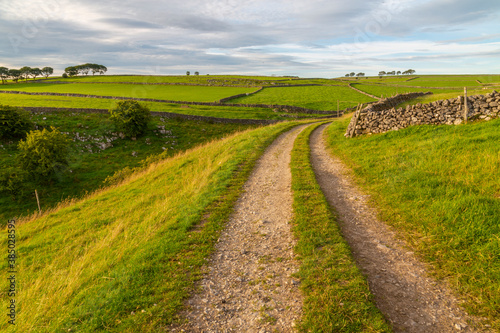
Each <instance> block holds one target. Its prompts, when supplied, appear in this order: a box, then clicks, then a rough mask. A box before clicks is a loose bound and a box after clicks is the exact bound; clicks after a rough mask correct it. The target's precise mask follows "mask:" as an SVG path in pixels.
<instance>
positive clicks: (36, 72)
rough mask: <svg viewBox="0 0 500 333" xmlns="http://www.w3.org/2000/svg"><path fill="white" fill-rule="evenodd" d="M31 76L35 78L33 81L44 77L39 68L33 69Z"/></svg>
mask: <svg viewBox="0 0 500 333" xmlns="http://www.w3.org/2000/svg"><path fill="white" fill-rule="evenodd" d="M30 75H31V76H32V77H33V80H35V79H36V77H37V76H40V75H42V70H41V69H40V68H38V67H35V68H32V69H31V71H30Z"/></svg>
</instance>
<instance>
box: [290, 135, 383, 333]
mask: <svg viewBox="0 0 500 333" xmlns="http://www.w3.org/2000/svg"><path fill="white" fill-rule="evenodd" d="M317 126H318V125H311V126H309V127H308V128H306V129H305V130H304V131H303V132H302V133H301V134H299V136H298V138H297V140H296V141H295V144H294V147H293V151H292V160H291V163H290V167H291V170H292V191H293V198H294V201H293V209H294V233H295V235H296V237H297V240H298V243H297V246H296V248H295V250H296V252H297V253H298V254H299V260H300V262H301V267H300V272H299V275H300V278H301V286H302V291H303V293H304V297H305V299H304V313H303V316H302V322H301V324H300V331H301V332H391V329H390V328H389V325H388V324H387V322H386V321H385V319H384V317H383V315H382V314H381V313H380V311H379V310H378V309H377V307H376V306H375V304H374V302H373V295H372V294H371V293H370V290H369V288H368V283H367V282H366V279H365V278H364V276H363V275H362V274H361V272H360V271H359V270H358V268H357V267H356V265H355V263H354V260H353V258H352V255H351V253H350V249H349V247H348V245H347V243H346V242H345V240H344V239H343V238H342V235H341V232H340V229H339V227H338V225H337V220H336V218H335V217H334V214H333V212H332V211H331V208H330V207H329V205H328V203H327V201H326V199H325V197H324V195H323V193H322V191H321V189H320V187H319V185H318V183H317V182H316V176H315V174H314V171H313V170H312V167H311V163H310V150H309V137H310V134H311V132H312V131H313V130H314V129H315V128H316V127H317ZM340 281H345V283H340Z"/></svg>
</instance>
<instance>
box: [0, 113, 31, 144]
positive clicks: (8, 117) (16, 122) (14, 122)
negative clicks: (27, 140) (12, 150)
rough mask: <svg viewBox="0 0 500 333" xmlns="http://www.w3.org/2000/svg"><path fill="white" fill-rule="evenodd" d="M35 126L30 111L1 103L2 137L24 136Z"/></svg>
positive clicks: (0, 123)
mask: <svg viewBox="0 0 500 333" xmlns="http://www.w3.org/2000/svg"><path fill="white" fill-rule="evenodd" d="M33 127H34V124H33V122H32V121H31V119H30V115H29V113H28V112H26V111H24V110H23V109H21V108H16V107H14V106H9V105H0V139H15V138H24V137H26V133H27V132H28V131H29V130H32V129H33Z"/></svg>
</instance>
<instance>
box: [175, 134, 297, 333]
mask: <svg viewBox="0 0 500 333" xmlns="http://www.w3.org/2000/svg"><path fill="white" fill-rule="evenodd" d="M304 128H305V126H300V127H298V128H297V127H296V128H294V129H292V130H291V131H289V132H287V133H284V134H283V135H281V136H280V137H278V139H276V140H275V141H274V142H273V144H272V145H271V146H270V147H269V148H268V149H267V150H266V152H265V153H264V154H263V156H262V157H261V158H260V160H259V161H258V163H257V165H256V167H255V169H254V171H253V172H252V174H251V176H250V178H249V179H248V181H247V182H246V183H245V185H244V193H243V195H242V196H241V197H240V198H239V199H238V201H237V203H236V206H235V211H234V213H233V215H232V217H231V219H230V221H229V222H228V223H227V226H226V229H225V231H223V232H222V234H221V237H220V239H219V243H218V244H217V246H216V250H215V255H214V256H213V257H212V259H211V260H210V263H209V273H208V275H207V276H206V278H204V279H203V280H202V281H201V287H202V292H201V293H200V294H196V295H195V296H194V297H193V298H191V299H190V300H189V301H188V305H189V307H190V309H189V310H188V311H186V312H185V313H183V314H182V315H183V316H184V317H185V318H187V320H188V323H187V324H185V325H183V326H181V327H177V328H175V329H172V331H173V332H183V331H184V332H274V331H278V332H291V331H293V327H294V326H295V322H296V321H297V320H298V319H299V318H300V316H301V311H302V310H301V309H302V294H301V292H300V290H299V288H298V287H299V282H298V280H297V279H295V278H294V277H293V276H292V274H293V273H296V272H297V271H298V263H297V261H296V260H295V258H294V257H295V255H294V252H293V246H294V245H295V241H294V238H293V236H292V233H291V229H290V224H289V222H290V220H291V218H292V193H291V173H290V166H289V164H290V152H291V150H292V147H293V143H294V141H295V138H296V137H297V135H298V134H299V133H300V131H301V130H303V129H304Z"/></svg>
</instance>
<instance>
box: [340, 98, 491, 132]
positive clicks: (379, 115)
mask: <svg viewBox="0 0 500 333" xmlns="http://www.w3.org/2000/svg"><path fill="white" fill-rule="evenodd" d="M406 95H412V94H406ZM398 96H402V95H398ZM398 96H396V97H395V98H396V100H395V101H391V102H386V103H385V104H384V103H382V101H381V103H375V104H372V105H369V106H367V107H366V108H364V109H361V110H358V111H356V113H355V114H354V116H353V117H352V119H351V123H350V124H349V127H348V128H347V132H346V134H345V136H346V137H350V138H352V137H354V136H358V135H363V134H370V133H384V132H388V131H397V130H400V129H402V128H405V127H408V126H412V125H422V124H433V125H444V124H447V125H459V124H462V123H463V122H464V121H465V102H464V101H465V98H464V96H459V97H457V98H452V99H445V100H441V101H435V102H432V103H427V104H421V103H418V104H415V105H411V106H410V105H408V106H407V107H406V108H404V109H403V108H398V109H396V108H394V107H387V106H389V105H390V104H392V106H394V105H396V104H399V103H401V102H400V101H399V100H400V97H398ZM413 98H414V97H413ZM388 100H389V99H388ZM499 106H500V93H498V92H496V91H494V92H492V93H490V94H486V95H475V96H469V97H468V98H467V107H468V112H467V120H469V121H473V120H476V119H484V120H490V119H493V118H497V117H499V110H500V107H499Z"/></svg>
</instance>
